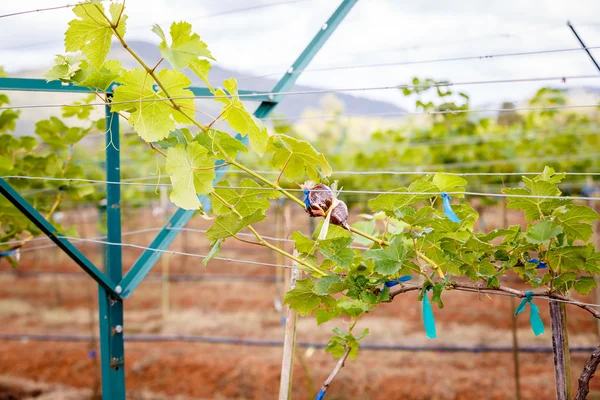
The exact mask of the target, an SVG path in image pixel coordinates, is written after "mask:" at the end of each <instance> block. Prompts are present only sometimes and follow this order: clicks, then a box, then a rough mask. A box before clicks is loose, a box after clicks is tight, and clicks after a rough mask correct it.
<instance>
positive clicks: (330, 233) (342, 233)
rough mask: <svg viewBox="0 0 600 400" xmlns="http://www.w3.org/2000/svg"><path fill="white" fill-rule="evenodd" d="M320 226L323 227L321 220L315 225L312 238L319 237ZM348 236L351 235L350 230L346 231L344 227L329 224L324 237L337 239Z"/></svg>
mask: <svg viewBox="0 0 600 400" xmlns="http://www.w3.org/2000/svg"><path fill="white" fill-rule="evenodd" d="M322 227H323V221H321V222H319V225H317V227H316V228H315V231H314V232H313V238H318V237H319V235H320V234H321V228H322ZM350 237H351V235H350V232H348V231H347V230H345V229H344V228H341V227H339V226H337V225H329V229H328V230H327V236H326V237H325V240H332V239H338V238H350Z"/></svg>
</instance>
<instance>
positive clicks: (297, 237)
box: [290, 231, 317, 254]
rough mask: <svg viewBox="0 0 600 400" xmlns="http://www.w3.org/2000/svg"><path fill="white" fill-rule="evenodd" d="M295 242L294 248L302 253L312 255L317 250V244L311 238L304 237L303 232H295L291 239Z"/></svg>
mask: <svg viewBox="0 0 600 400" xmlns="http://www.w3.org/2000/svg"><path fill="white" fill-rule="evenodd" d="M290 239H292V240H293V241H294V242H295V245H294V247H295V248H296V250H298V251H299V252H300V253H304V254H312V253H314V252H315V250H316V249H317V246H316V242H315V241H314V240H312V239H310V238H309V237H306V236H304V235H303V234H302V233H301V232H298V231H296V232H294V233H292V236H291V237H290Z"/></svg>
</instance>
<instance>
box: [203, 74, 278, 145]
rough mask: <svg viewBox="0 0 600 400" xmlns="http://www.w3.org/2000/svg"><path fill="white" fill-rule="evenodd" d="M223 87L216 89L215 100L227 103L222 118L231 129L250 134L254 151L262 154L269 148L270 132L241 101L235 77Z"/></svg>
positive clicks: (241, 133) (243, 134) (244, 134)
mask: <svg viewBox="0 0 600 400" xmlns="http://www.w3.org/2000/svg"><path fill="white" fill-rule="evenodd" d="M223 86H224V87H225V90H227V93H226V92H225V91H224V90H223V89H217V90H216V91H215V100H217V101H219V102H221V103H223V104H225V105H224V106H223V109H222V110H221V119H223V120H224V121H227V122H228V123H229V126H230V127H231V129H233V130H235V131H236V132H238V133H239V134H240V135H242V136H246V135H248V136H249V138H250V143H251V144H252V147H253V148H254V151H256V152H257V153H258V155H260V156H262V155H263V154H264V153H265V149H266V148H267V142H268V141H269V134H268V133H267V128H266V127H265V125H264V124H263V123H262V121H260V120H258V119H256V118H254V117H253V116H252V115H251V114H250V113H249V112H248V111H246V108H244V104H242V102H241V101H240V98H239V95H238V87H237V82H236V80H235V79H234V78H231V79H227V80H226V81H225V82H224V83H223Z"/></svg>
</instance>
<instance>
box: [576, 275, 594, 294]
mask: <svg viewBox="0 0 600 400" xmlns="http://www.w3.org/2000/svg"><path fill="white" fill-rule="evenodd" d="M595 287H597V284H596V280H595V279H594V277H593V276H582V277H581V278H579V279H577V280H576V281H575V286H574V288H575V290H576V291H577V293H579V294H581V295H584V296H585V295H587V294H589V293H590V292H591V291H592V289H594V288H595Z"/></svg>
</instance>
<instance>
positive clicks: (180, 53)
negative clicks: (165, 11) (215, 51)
mask: <svg viewBox="0 0 600 400" xmlns="http://www.w3.org/2000/svg"><path fill="white" fill-rule="evenodd" d="M152 32H154V33H156V34H157V35H158V37H160V38H161V39H162V41H161V42H160V45H159V46H158V48H159V50H160V54H161V55H162V56H163V57H164V58H165V60H167V61H168V62H169V64H171V65H172V66H173V68H175V69H183V68H185V67H188V66H189V65H190V63H192V61H194V60H198V57H206V58H211V59H213V60H214V58H213V56H212V54H211V53H210V51H209V50H208V46H207V45H206V43H204V42H203V41H202V40H200V36H198V34H197V33H192V25H191V24H190V23H188V22H173V23H172V24H171V30H170V33H171V45H170V46H169V45H168V44H167V39H166V37H165V33H164V32H163V30H162V28H161V27H160V26H158V25H154V26H153V27H152Z"/></svg>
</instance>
